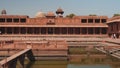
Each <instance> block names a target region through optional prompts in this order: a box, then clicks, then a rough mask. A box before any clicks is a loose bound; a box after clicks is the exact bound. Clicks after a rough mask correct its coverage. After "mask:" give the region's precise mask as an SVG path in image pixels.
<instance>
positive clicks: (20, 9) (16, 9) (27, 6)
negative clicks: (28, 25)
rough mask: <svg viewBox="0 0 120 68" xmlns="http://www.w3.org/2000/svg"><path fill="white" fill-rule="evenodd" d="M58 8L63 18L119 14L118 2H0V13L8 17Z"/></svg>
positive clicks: (7, 0) (115, 0)
mask: <svg viewBox="0 0 120 68" xmlns="http://www.w3.org/2000/svg"><path fill="white" fill-rule="evenodd" d="M59 7H61V8H62V9H63V10H64V16H66V15H68V14H70V13H74V14H75V15H79V16H81V15H89V14H96V15H100V16H102V15H105V16H108V17H112V16H113V14H117V13H119V14H120V0H0V11H1V10H3V9H5V10H6V11H7V14H8V15H28V16H30V17H35V15H36V13H37V12H45V13H47V12H49V11H53V12H55V11H56V10H57V9H58V8H59Z"/></svg>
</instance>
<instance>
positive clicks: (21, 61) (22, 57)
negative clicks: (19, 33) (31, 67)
mask: <svg viewBox="0 0 120 68" xmlns="http://www.w3.org/2000/svg"><path fill="white" fill-rule="evenodd" d="M18 59H19V61H20V64H21V67H22V68H24V59H25V54H23V55H21V56H20V57H18Z"/></svg>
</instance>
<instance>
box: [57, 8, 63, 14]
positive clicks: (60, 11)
mask: <svg viewBox="0 0 120 68" xmlns="http://www.w3.org/2000/svg"><path fill="white" fill-rule="evenodd" d="M63 13H64V11H63V10H62V9H61V8H58V9H57V11H56V14H63Z"/></svg>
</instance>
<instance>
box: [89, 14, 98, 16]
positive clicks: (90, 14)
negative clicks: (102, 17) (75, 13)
mask: <svg viewBox="0 0 120 68" xmlns="http://www.w3.org/2000/svg"><path fill="white" fill-rule="evenodd" d="M89 16H97V15H96V14H89Z"/></svg>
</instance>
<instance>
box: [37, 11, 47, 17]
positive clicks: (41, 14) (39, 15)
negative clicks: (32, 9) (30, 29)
mask: <svg viewBox="0 0 120 68" xmlns="http://www.w3.org/2000/svg"><path fill="white" fill-rule="evenodd" d="M45 16H46V15H45V13H43V12H38V13H37V14H36V16H35V17H36V18H41V17H45Z"/></svg>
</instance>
